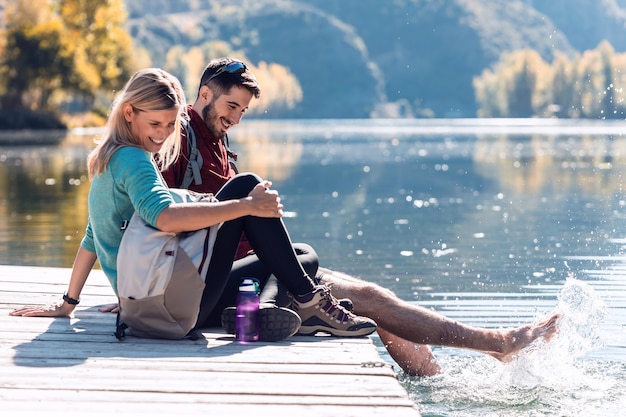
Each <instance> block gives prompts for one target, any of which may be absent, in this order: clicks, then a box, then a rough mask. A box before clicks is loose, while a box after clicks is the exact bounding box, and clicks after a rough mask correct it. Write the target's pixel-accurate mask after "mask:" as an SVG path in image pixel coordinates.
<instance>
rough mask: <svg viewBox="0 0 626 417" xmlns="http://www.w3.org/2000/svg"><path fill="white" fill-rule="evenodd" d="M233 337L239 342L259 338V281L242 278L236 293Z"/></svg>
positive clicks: (252, 340) (254, 340)
mask: <svg viewBox="0 0 626 417" xmlns="http://www.w3.org/2000/svg"><path fill="white" fill-rule="evenodd" d="M235 339H236V340H237V341H238V342H240V343H248V342H256V341H258V340H259V281H257V280H256V279H255V278H243V279H242V281H241V284H240V285H239V294H237V315H236V316H235Z"/></svg>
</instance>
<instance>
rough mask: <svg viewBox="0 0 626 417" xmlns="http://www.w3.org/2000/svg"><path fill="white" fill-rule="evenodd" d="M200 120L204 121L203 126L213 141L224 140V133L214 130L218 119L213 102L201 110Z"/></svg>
mask: <svg viewBox="0 0 626 417" xmlns="http://www.w3.org/2000/svg"><path fill="white" fill-rule="evenodd" d="M202 120H204V124H205V125H206V127H207V129H209V132H210V133H211V135H212V136H213V137H214V138H215V139H224V133H222V132H221V130H217V129H216V128H215V125H216V124H218V121H219V117H218V116H217V112H216V111H215V104H214V103H213V101H211V102H210V103H209V104H207V105H206V106H204V108H203V109H202Z"/></svg>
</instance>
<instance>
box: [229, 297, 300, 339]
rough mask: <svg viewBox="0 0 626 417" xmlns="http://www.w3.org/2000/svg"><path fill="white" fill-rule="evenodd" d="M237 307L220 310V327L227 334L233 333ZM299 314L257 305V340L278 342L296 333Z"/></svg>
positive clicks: (271, 306) (265, 305) (269, 305)
mask: <svg viewBox="0 0 626 417" xmlns="http://www.w3.org/2000/svg"><path fill="white" fill-rule="evenodd" d="M236 316H237V307H227V308H225V309H224V311H222V327H223V328H224V331H225V332H226V333H229V334H235V317H236ZM301 323H302V320H300V316H298V314H296V313H295V312H294V311H293V310H289V309H288V308H284V307H278V306H276V305H274V304H267V303H263V304H261V305H260V306H259V341H260V342H278V341H279V340H283V339H286V338H288V337H291V336H293V335H294V334H296V332H297V331H298V329H299V328H300V324H301Z"/></svg>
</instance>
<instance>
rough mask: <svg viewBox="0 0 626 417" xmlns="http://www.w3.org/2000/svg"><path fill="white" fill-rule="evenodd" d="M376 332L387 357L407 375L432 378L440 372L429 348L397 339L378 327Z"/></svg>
mask: <svg viewBox="0 0 626 417" xmlns="http://www.w3.org/2000/svg"><path fill="white" fill-rule="evenodd" d="M376 331H377V332H378V335H379V336H380V340H381V341H382V342H383V345H384V346H385V348H386V349H387V352H389V355H390V356H391V357H392V358H393V360H394V361H395V362H396V363H397V364H398V365H400V367H401V368H402V370H403V371H404V372H406V373H407V374H409V375H411V376H433V375H437V374H438V373H439V372H441V367H440V366H439V365H438V364H437V359H435V355H433V352H432V350H431V349H430V347H429V346H427V345H420V344H418V343H414V342H411V341H408V340H406V339H403V338H401V337H398V336H396V335H395V334H392V333H389V332H388V331H386V330H385V329H383V328H382V327H380V326H378V329H376Z"/></svg>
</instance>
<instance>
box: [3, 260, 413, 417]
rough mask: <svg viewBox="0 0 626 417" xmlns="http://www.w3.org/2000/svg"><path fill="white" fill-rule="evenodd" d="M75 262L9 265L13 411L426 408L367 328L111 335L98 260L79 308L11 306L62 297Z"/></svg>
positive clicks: (7, 399)
mask: <svg viewBox="0 0 626 417" xmlns="http://www.w3.org/2000/svg"><path fill="white" fill-rule="evenodd" d="M69 272H70V271H69V269H67V268H44V267H29V266H2V265H0V401H1V402H2V410H3V415H5V414H6V413H8V414H6V415H26V414H28V415H31V414H32V413H37V412H45V413H46V414H47V415H50V414H52V415H56V414H59V415H60V414H64V415H65V414H67V413H68V412H69V411H71V412H72V413H73V414H76V413H84V415H89V416H92V415H105V414H106V415H110V414H111V413H115V414H118V415H131V414H132V415H137V414H146V415H150V416H160V415H192V416H193V415H200V414H202V415H211V416H222V415H223V416H239V415H246V414H247V415H253V416H270V415H271V416H272V417H274V416H276V415H286V414H289V413H297V414H298V415H299V417H306V416H319V415H327V416H359V417H367V416H394V417H404V416H407V417H409V416H410V417H419V411H418V408H417V406H416V404H415V403H414V402H413V401H412V400H410V399H409V397H408V394H407V392H406V390H405V389H404V388H403V387H402V385H401V384H400V383H399V381H398V379H397V378H396V374H395V371H394V369H393V368H392V366H391V365H389V364H388V363H386V362H385V361H383V360H382V359H381V357H380V355H379V353H378V350H377V349H376V347H375V345H374V344H373V342H372V340H371V339H370V338H368V337H363V338H334V337H328V336H313V337H311V336H308V337H304V336H295V337H292V338H289V339H287V340H284V341H281V342H276V343H264V342H260V343H254V344H246V345H242V344H238V343H236V342H235V341H234V339H233V337H232V335H227V334H225V333H224V332H223V330H222V329H219V328H215V329H207V331H205V332H203V334H202V336H203V338H201V339H200V340H194V341H192V340H180V341H171V340H156V339H140V338H134V337H127V338H126V339H125V340H123V341H118V340H117V339H116V338H115V337H114V336H113V331H114V327H115V315H114V314H105V313H100V312H98V311H97V308H98V306H101V305H105V304H109V303H113V302H115V301H116V299H115V296H114V294H113V291H112V290H111V288H110V286H109V284H108V282H107V280H106V278H105V277H104V275H103V274H102V273H101V271H99V270H94V271H93V272H92V274H91V275H90V277H89V280H88V281H87V285H86V286H85V289H84V291H83V293H82V295H81V304H80V305H79V306H78V308H77V309H76V311H75V312H74V315H73V317H71V318H25V317H11V316H9V315H8V313H9V311H11V310H12V309H14V308H16V307H19V306H22V305H24V304H42V303H50V302H56V301H57V300H58V299H59V297H60V295H61V294H62V293H63V291H64V290H65V289H66V287H67V282H68V279H69Z"/></svg>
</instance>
